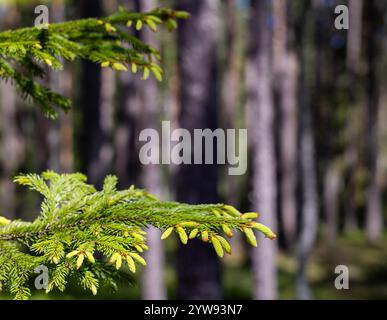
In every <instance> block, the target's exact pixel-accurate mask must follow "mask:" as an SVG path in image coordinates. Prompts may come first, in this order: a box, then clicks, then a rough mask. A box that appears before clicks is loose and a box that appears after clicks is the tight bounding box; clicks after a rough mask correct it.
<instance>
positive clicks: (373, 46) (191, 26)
mask: <svg viewBox="0 0 387 320" xmlns="http://www.w3.org/2000/svg"><path fill="white" fill-rule="evenodd" d="M41 4H44V5H47V7H48V8H49V21H50V23H54V22H61V21H69V20H74V19H80V18H86V17H101V16H106V15H109V14H112V13H114V12H115V11H117V10H118V8H119V7H120V6H123V7H125V8H127V9H130V10H133V11H143V12H147V11H150V10H152V9H153V8H156V7H171V8H176V9H178V10H184V11H187V12H189V13H190V14H191V17H190V19H187V20H183V21H179V26H178V29H177V30H176V31H174V32H168V30H166V29H160V30H159V31H158V32H157V33H155V32H153V31H152V30H150V28H148V27H146V26H144V27H143V28H139V29H141V30H136V28H133V34H134V35H136V36H138V37H139V38H140V39H142V40H143V41H144V42H146V43H148V44H151V45H152V46H154V47H156V48H158V49H159V51H160V53H161V58H162V62H161V65H162V67H163V69H164V79H163V81H161V82H158V81H157V80H156V79H154V78H152V77H150V78H149V79H148V80H146V81H144V80H142V79H141V75H140V74H132V73H131V72H115V71H114V70H111V69H109V68H103V67H101V66H99V65H98V64H93V63H91V62H84V61H82V60H79V59H78V60H76V61H75V62H72V63H68V62H66V63H65V68H64V70H62V71H58V72H56V71H52V70H48V69H47V71H48V72H47V76H46V79H45V84H46V85H48V86H49V87H50V88H52V89H53V90H55V91H56V92H59V93H61V94H63V95H65V96H66V97H69V98H70V99H71V100H72V101H73V104H72V109H71V110H70V111H69V112H68V113H64V112H61V113H60V115H59V117H58V119H56V120H52V119H48V118H46V117H45V116H44V115H43V114H42V113H41V110H39V108H37V107H36V106H33V103H31V101H28V100H24V99H23V98H22V97H20V95H18V94H17V91H16V89H15V88H14V87H13V86H12V85H11V84H10V83H9V82H5V81H2V80H0V215H3V216H5V217H7V218H9V219H12V220H13V219H23V220H28V221H31V220H33V219H34V218H35V217H36V215H37V213H38V212H39V205H40V201H41V199H40V198H39V196H37V195H35V194H31V193H30V192H28V191H27V190H26V189H25V188H21V187H18V186H16V184H14V183H13V182H12V178H13V177H14V176H15V175H16V174H18V173H20V172H26V173H27V172H36V173H41V172H42V171H45V170H47V169H52V170H55V171H58V172H82V173H85V174H87V176H88V178H89V180H88V181H89V182H90V183H92V184H94V185H95V186H96V187H98V188H100V187H101V186H102V183H103V179H104V177H105V176H106V175H107V174H115V175H117V176H118V179H119V186H120V188H128V187H129V186H130V185H132V184H134V185H136V186H138V187H141V188H145V189H147V190H148V191H150V192H151V193H153V194H155V195H157V196H158V197H160V199H163V200H177V201H181V202H187V203H192V204H199V203H229V204H231V205H233V206H235V207H236V208H239V209H240V211H241V212H251V211H257V212H259V213H260V220H261V221H262V223H264V224H265V225H267V226H269V227H270V228H272V229H273V230H274V231H275V232H276V234H277V235H278V238H277V240H275V241H268V240H266V239H264V238H263V236H261V235H260V236H258V235H257V239H258V247H257V248H252V247H250V246H248V245H247V244H245V241H244V239H242V237H241V236H239V235H235V236H234V237H233V238H232V239H231V241H230V242H231V245H232V250H233V253H232V255H230V256H227V257H225V258H224V259H219V258H218V257H217V256H216V254H215V252H214V250H213V249H212V248H209V247H208V245H206V244H204V243H202V242H200V241H190V242H189V243H188V244H187V245H182V244H181V243H180V242H178V241H177V239H176V238H175V237H170V239H168V240H166V241H161V240H160V236H161V233H160V232H159V231H158V230H156V229H152V230H149V233H148V244H149V247H150V250H149V251H147V252H146V254H145V256H146V259H147V261H148V267H147V268H144V269H142V270H141V275H140V276H137V277H136V278H135V279H134V281H133V283H132V284H131V285H128V280H125V281H124V280H123V281H122V283H120V285H119V287H118V292H117V293H112V292H110V291H100V292H99V293H98V296H97V298H106V299H117V298H119V299H386V298H387V232H386V223H385V220H386V211H387V200H386V199H387V194H386V193H387V125H386V124H387V82H386V80H387V78H386V77H385V74H386V72H385V70H386V68H387V58H386V57H387V54H386V53H387V32H386V31H387V30H386V26H387V20H386V17H387V1H377V0H346V1H345V0H342V1H341V0H295V1H290V0H288V1H287V0H175V1H174V0H78V1H66V0H51V1H49V0H47V1H43V0H41V1H35V0H25V1H24V0H20V1H17V0H8V1H7V0H0V31H4V30H7V29H15V28H20V27H32V26H33V25H34V20H35V18H36V16H37V15H36V14H35V7H36V6H38V5H41ZM338 5H345V6H346V7H347V8H348V19H349V28H348V29H345V28H344V29H341V30H339V29H337V28H336V27H335V20H336V19H337V17H338V16H339V14H338V13H335V8H336V6H338ZM342 19H345V16H344V18H342ZM341 22H343V21H341ZM344 22H345V21H344ZM1 45H2V43H1V42H0V46H1ZM162 121H170V126H171V128H172V130H173V129H176V128H185V129H187V130H188V131H189V132H191V133H192V132H193V130H194V129H206V128H208V129H211V130H216V129H218V128H221V129H245V128H247V139H246V140H244V141H240V142H239V144H238V147H239V151H240V154H239V160H240V161H245V162H246V163H247V171H246V172H245V173H244V174H241V175H230V174H229V172H230V171H229V170H228V169H230V167H232V164H227V162H226V164H201V165H196V164H169V165H168V164H160V165H159V164H147V165H144V164H142V163H141V161H140V159H139V152H140V149H141V147H142V146H143V145H144V142H141V141H140V140H139V136H140V133H141V132H142V130H144V129H156V130H157V131H158V132H160V135H161V128H162ZM237 141H238V140H237ZM165 143H167V142H166V141H162V144H161V145H153V147H154V148H155V149H156V150H157V151H158V152H160V154H162V153H163V152H165V151H164V149H163V147H164V145H165ZM243 146H245V147H246V149H247V150H248V152H247V153H246V154H244V153H243V152H242V151H241V150H243ZM215 158H216V157H215ZM340 265H342V266H345V267H347V268H348V271H349V288H348V289H342V290H338V289H337V288H336V287H335V279H336V277H337V276H339V274H338V273H337V274H336V273H335V268H336V267H337V266H340ZM92 297H93V296H92V295H91V293H85V292H84V291H83V290H81V289H79V288H77V286H75V285H74V286H72V285H71V286H70V288H68V289H67V290H66V291H65V293H58V292H53V293H50V295H49V296H48V298H50V299H51V298H52V299H86V298H87V299H90V298H92ZM0 298H8V296H6V295H5V294H4V295H0ZM32 298H34V299H45V298H47V296H46V295H45V294H44V292H39V291H35V292H34V293H33V296H32Z"/></svg>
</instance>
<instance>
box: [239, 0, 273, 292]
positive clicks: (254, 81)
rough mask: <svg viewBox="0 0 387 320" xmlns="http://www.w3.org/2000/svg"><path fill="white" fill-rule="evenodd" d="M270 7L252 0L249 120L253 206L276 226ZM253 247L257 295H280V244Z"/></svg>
mask: <svg viewBox="0 0 387 320" xmlns="http://www.w3.org/2000/svg"><path fill="white" fill-rule="evenodd" d="M270 14H271V13H270V11H269V8H268V6H267V3H266V2H265V1H260V0H253V1H252V8H251V17H250V39H251V40H250V41H251V42H250V44H249V52H248V58H247V59H248V60H247V66H246V89H247V123H248V128H249V129H248V130H249V133H250V135H249V137H250V142H251V147H252V152H253V156H252V159H253V164H252V167H253V210H254V211H258V212H261V213H262V217H261V222H262V223H264V224H266V225H268V226H270V227H271V228H273V229H274V230H276V214H277V212H276V192H277V188H276V173H275V170H276V164H275V155H274V132H273V122H274V111H273V110H274V106H273V104H274V102H273V91H272V76H273V75H272V69H271V59H270V57H271V50H270V48H271V47H272V46H271V33H270V28H269V25H268V17H269V16H270ZM262 240H263V237H262V236H261V235H259V237H258V241H259V242H262V243H261V245H260V247H259V248H257V249H254V251H253V268H254V276H255V279H254V280H255V283H254V289H253V290H254V291H253V294H254V298H255V299H275V298H276V297H277V269H276V255H277V247H276V242H274V241H262Z"/></svg>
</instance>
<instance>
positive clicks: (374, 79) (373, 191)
mask: <svg viewBox="0 0 387 320" xmlns="http://www.w3.org/2000/svg"><path fill="white" fill-rule="evenodd" d="M365 13H366V17H367V23H368V25H367V39H368V43H367V62H368V73H367V86H366V87H367V105H366V109H365V121H366V128H365V155H366V167H367V170H368V185H367V215H366V233H367V238H368V240H369V241H371V242H375V241H377V240H378V239H379V238H380V236H381V234H382V231H383V210H382V201H381V190H380V182H379V181H378V176H379V175H378V173H379V172H378V149H379V146H378V141H379V139H378V119H379V117H378V113H379V82H378V74H377V70H376V69H377V67H378V62H379V59H378V57H379V42H380V39H378V38H377V32H378V28H379V26H380V24H379V18H380V17H379V14H378V10H377V7H376V2H375V1H374V0H369V1H367V3H366V6H365Z"/></svg>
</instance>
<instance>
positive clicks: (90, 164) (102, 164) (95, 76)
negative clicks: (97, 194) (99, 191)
mask: <svg viewBox="0 0 387 320" xmlns="http://www.w3.org/2000/svg"><path fill="white" fill-rule="evenodd" d="M79 8H80V12H81V16H82V17H83V18H86V17H98V16H101V14H102V3H101V0H81V1H79ZM101 77H102V73H101V67H100V66H99V65H97V64H95V63H92V62H89V61H83V62H82V77H81V79H82V80H81V83H82V91H81V92H82V94H81V101H80V105H81V108H82V114H81V129H80V130H81V136H80V141H79V147H80V154H81V170H82V171H83V172H84V173H86V174H87V176H88V178H89V181H90V182H91V183H93V184H95V185H96V186H97V187H100V186H101V185H102V182H103V179H104V177H105V175H106V173H107V172H108V164H107V162H108V161H107V160H108V159H109V156H110V155H109V151H108V150H107V149H104V148H103V146H104V142H105V141H106V139H107V137H106V133H105V132H104V129H103V120H104V119H103V116H104V114H103V112H102V109H101V89H102V84H101Z"/></svg>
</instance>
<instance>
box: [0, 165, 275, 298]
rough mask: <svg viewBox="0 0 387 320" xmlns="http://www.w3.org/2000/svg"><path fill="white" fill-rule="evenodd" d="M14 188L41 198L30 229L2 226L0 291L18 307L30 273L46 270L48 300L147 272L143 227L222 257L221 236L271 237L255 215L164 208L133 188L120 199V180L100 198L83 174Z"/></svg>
mask: <svg viewBox="0 0 387 320" xmlns="http://www.w3.org/2000/svg"><path fill="white" fill-rule="evenodd" d="M14 181H15V182H17V183H19V184H21V185H24V186H27V187H29V188H30V189H31V190H35V191H37V192H39V193H40V194H41V195H42V196H43V201H42V204H41V210H40V215H39V216H38V217H37V219H36V220H35V221H33V222H23V221H20V220H15V221H12V222H11V221H9V220H7V219H5V218H3V217H1V218H0V288H3V289H5V290H6V291H8V292H10V293H11V294H12V295H14V297H15V298H16V299H26V298H28V297H29V296H30V283H31V280H32V279H33V277H36V274H35V273H34V270H35V269H36V268H37V267H38V266H40V265H45V266H47V267H48V269H49V270H50V278H49V283H48V287H47V290H46V292H50V291H51V290H54V289H58V290H60V291H63V290H65V288H66V283H67V281H68V279H69V278H73V279H74V278H75V279H77V281H78V282H79V283H80V285H81V286H82V287H84V288H85V289H89V290H91V291H92V293H93V294H97V290H98V288H99V287H100V286H102V285H104V284H105V285H106V284H107V285H110V286H112V287H113V288H114V287H115V286H116V280H117V277H118V276H119V270H120V269H121V268H122V267H123V266H124V265H125V266H126V267H127V268H128V270H130V271H131V272H132V273H134V272H136V269H137V266H138V265H146V261H145V260H144V259H143V258H142V257H141V255H140V253H142V252H143V251H144V250H147V249H148V246H147V245H146V231H145V230H146V227H147V226H154V227H157V228H159V229H161V230H165V231H164V233H163V235H162V239H166V238H167V237H168V236H169V235H170V234H172V233H173V232H175V233H176V234H177V235H178V237H179V239H180V241H181V242H182V243H184V244H186V243H187V242H188V240H189V239H193V238H198V239H201V240H202V241H204V242H209V243H211V244H212V245H213V247H214V249H215V251H216V253H217V254H218V255H219V256H220V257H223V254H224V252H226V253H229V254H231V247H230V245H229V243H228V242H227V240H226V239H225V238H224V237H223V236H222V234H223V233H225V234H226V236H228V237H231V236H232V233H233V231H232V230H236V231H241V232H243V233H244V234H245V235H246V237H247V240H248V242H249V243H250V244H251V245H253V246H256V245H257V242H256V238H255V236H254V233H253V231H252V230H253V229H257V230H259V231H260V232H262V233H264V234H265V236H266V237H269V238H271V239H273V238H275V235H274V234H273V233H272V232H271V230H270V229H269V228H267V227H265V226H263V225H262V224H260V223H257V222H254V221H253V219H255V218H257V214H256V213H252V212H250V213H245V214H241V213H239V212H238V211H237V210H236V209H235V208H234V207H232V206H228V205H223V204H202V205H189V204H182V203H177V202H161V201H159V200H157V198H156V197H155V196H153V195H151V194H149V193H148V192H146V191H145V190H140V189H136V188H134V187H133V186H131V187H130V188H128V189H127V190H122V191H117V190H116V184H117V178H116V177H115V176H107V177H106V179H105V182H104V185H103V189H102V190H101V191H97V190H96V189H95V188H94V187H93V186H92V185H90V184H87V183H86V177H85V176H84V175H82V174H79V173H75V174H57V173H55V172H52V171H46V172H44V173H43V174H42V175H41V176H40V175H36V174H27V175H20V176H17V177H16V178H15V180H14Z"/></svg>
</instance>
